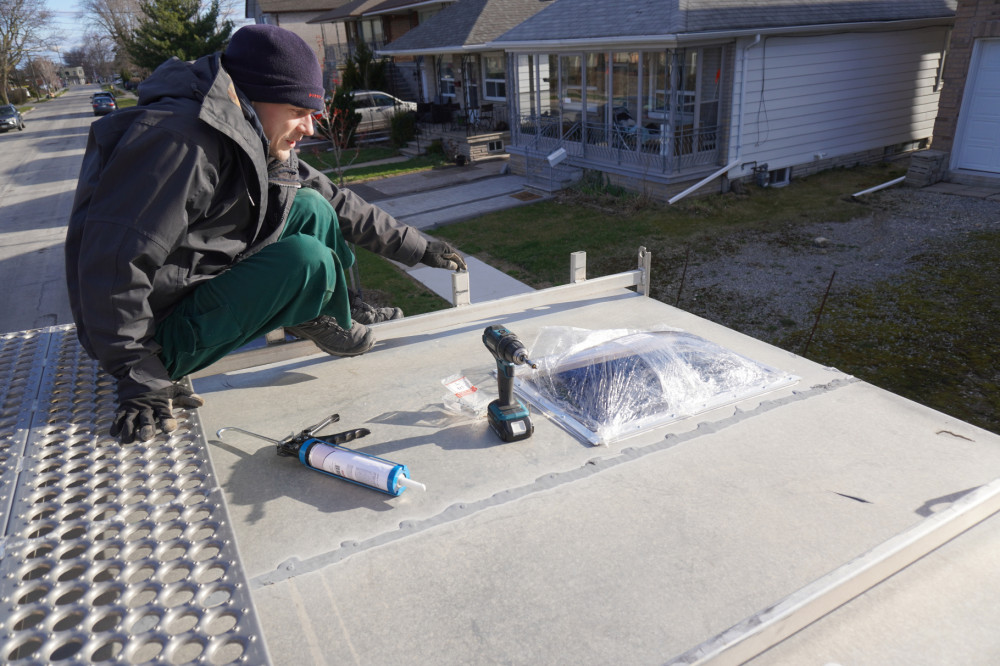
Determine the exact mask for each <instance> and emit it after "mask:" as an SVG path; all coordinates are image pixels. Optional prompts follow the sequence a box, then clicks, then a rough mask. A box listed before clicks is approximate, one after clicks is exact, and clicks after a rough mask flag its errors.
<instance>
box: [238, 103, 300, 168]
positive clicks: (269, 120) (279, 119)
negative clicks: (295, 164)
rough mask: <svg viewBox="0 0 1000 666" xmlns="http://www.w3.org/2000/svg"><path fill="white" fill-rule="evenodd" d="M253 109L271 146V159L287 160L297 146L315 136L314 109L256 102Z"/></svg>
mask: <svg viewBox="0 0 1000 666" xmlns="http://www.w3.org/2000/svg"><path fill="white" fill-rule="evenodd" d="M253 108H254V110H255V111H256V112H257V117H258V118H260V124H261V125H262V126H263V127H264V136H266V137H267V140H268V141H269V142H270V144H271V149H270V150H269V151H268V153H269V154H270V155H271V157H277V158H278V159H279V160H287V159H288V156H289V153H291V152H292V149H293V148H295V144H296V143H298V142H299V141H301V140H302V137H304V136H312V134H313V117H312V114H313V113H314V112H313V110H312V109H303V108H302V107H299V106H293V105H291V104H275V103H273V102H254V103H253Z"/></svg>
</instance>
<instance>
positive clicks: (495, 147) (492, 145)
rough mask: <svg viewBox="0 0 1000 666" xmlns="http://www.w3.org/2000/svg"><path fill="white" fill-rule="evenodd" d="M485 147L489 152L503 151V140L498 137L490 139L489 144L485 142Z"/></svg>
mask: <svg viewBox="0 0 1000 666" xmlns="http://www.w3.org/2000/svg"><path fill="white" fill-rule="evenodd" d="M486 149H487V150H488V151H489V152H491V153H500V152H503V141H501V140H500V139H496V140H494V141H490V142H489V144H487V147H486Z"/></svg>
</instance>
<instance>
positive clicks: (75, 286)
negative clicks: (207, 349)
mask: <svg viewBox="0 0 1000 666" xmlns="http://www.w3.org/2000/svg"><path fill="white" fill-rule="evenodd" d="M270 162H271V163H270V164H268V158H267V149H266V139H265V138H264V137H263V132H262V131H261V128H260V124H259V122H258V121H257V118H256V115H255V114H254V112H253V110H252V108H251V107H250V105H249V104H248V103H247V102H246V100H245V98H242V97H241V96H240V95H239V94H238V93H237V91H236V89H235V87H234V86H233V82H232V79H231V78H230V77H229V75H228V74H227V73H226V72H225V70H224V69H223V68H222V67H221V65H220V58H219V54H215V55H212V56H206V57H204V58H201V59H199V60H196V61H194V62H188V63H186V62H181V61H180V60H178V59H176V58H173V59H171V60H169V61H167V62H165V63H164V64H163V65H161V66H160V67H159V68H158V69H157V70H156V71H155V72H154V73H153V75H152V76H150V77H149V79H147V80H146V81H145V82H143V84H142V85H141V86H140V89H139V103H138V105H137V106H135V107H133V108H126V109H121V110H119V111H116V112H115V113H113V114H110V115H108V116H105V117H104V118H102V119H101V120H98V121H96V122H94V123H93V124H92V125H91V130H90V137H89V139H88V143H87V151H86V153H85V155H84V158H83V165H82V167H81V170H80V180H79V183H78V185H77V191H76V199H75V201H74V203H73V212H72V215H71V217H70V222H69V229H68V232H67V236H66V279H67V284H68V287H69V296H70V305H71V307H72V310H73V319H74V320H75V321H76V325H77V334H78V336H79V338H80V342H81V344H82V345H83V347H84V349H86V350H87V352H88V353H89V354H90V355H91V356H92V357H94V358H96V359H97V360H98V361H99V362H100V364H101V366H102V367H103V368H104V369H105V370H106V371H108V372H109V373H110V374H112V375H113V376H115V377H116V378H117V379H118V394H119V399H120V400H126V399H128V398H131V397H135V396H137V395H140V394H142V393H145V392H147V391H151V390H157V389H161V388H165V387H166V386H168V385H169V384H170V378H169V376H168V375H167V372H166V369H165V368H164V367H163V364H162V362H161V361H160V359H159V357H158V356H157V353H158V352H159V350H160V347H159V345H158V344H157V343H156V341H155V340H153V335H154V333H155V331H156V324H157V322H159V321H160V320H161V319H162V318H163V317H165V316H166V315H167V314H169V313H170V311H171V310H172V309H173V307H174V305H175V304H176V303H177V302H178V301H179V300H180V299H182V298H183V297H184V296H186V295H187V294H189V293H190V292H191V291H192V290H193V289H194V288H195V287H196V286H197V285H198V284H200V283H201V282H203V281H205V280H209V279H211V278H212V277H213V276H214V275H217V274H219V273H220V272H222V271H224V270H226V269H227V268H228V267H229V266H231V265H233V264H235V263H236V262H238V261H241V260H242V259H244V258H246V257H248V256H250V255H252V254H253V253H254V252H256V251H258V250H259V249H260V248H262V247H264V246H265V245H267V244H269V243H273V242H274V241H276V240H277V239H278V238H279V237H280V235H281V231H282V229H283V228H284V223H285V218H286V216H287V214H288V211H289V209H290V207H291V202H292V199H293V198H294V194H295V190H296V189H297V188H298V187H309V188H312V189H315V190H317V191H318V192H320V193H321V194H322V195H323V196H324V197H326V198H327V199H328V200H329V201H330V202H331V203H332V204H333V207H334V209H335V210H336V211H337V215H338V217H339V220H340V227H341V230H342V232H343V234H344V237H345V238H346V239H347V240H348V241H351V242H353V243H356V244H357V245H359V246H361V247H363V248H366V249H368V250H371V251H373V252H376V253H378V254H381V255H383V256H386V257H388V258H390V259H394V260H396V261H399V262H401V263H404V264H407V265H410V266H412V265H415V264H416V263H418V262H419V261H420V259H421V258H422V257H423V254H424V250H425V249H426V247H427V242H426V240H425V239H424V238H423V237H422V236H421V235H420V233H419V231H417V230H416V229H414V228H412V227H409V226H406V225H403V224H401V223H399V222H397V221H396V220H395V219H393V218H392V217H391V216H390V215H388V214H387V213H385V212H384V211H382V210H380V209H379V208H377V207H375V206H372V205H370V204H368V203H366V202H365V201H363V200H362V199H361V198H360V197H358V196H356V195H355V194H354V193H352V192H350V191H349V190H342V189H338V188H336V187H335V186H334V185H333V183H332V182H331V181H330V179H329V178H327V177H326V176H324V175H323V174H321V173H319V172H318V171H316V170H315V169H313V168H312V167H310V166H309V165H307V164H306V163H304V162H299V161H298V159H297V157H296V155H295V153H294V151H293V152H292V154H291V157H290V158H289V160H288V161H286V162H278V161H277V160H274V159H272V160H271V161H270Z"/></svg>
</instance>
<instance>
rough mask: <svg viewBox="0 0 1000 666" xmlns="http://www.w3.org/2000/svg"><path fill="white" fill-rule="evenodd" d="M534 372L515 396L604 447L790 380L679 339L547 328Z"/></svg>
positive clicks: (700, 341) (673, 333) (659, 332)
mask: <svg viewBox="0 0 1000 666" xmlns="http://www.w3.org/2000/svg"><path fill="white" fill-rule="evenodd" d="M530 351H531V358H532V360H533V361H535V362H536V363H538V369H536V370H534V371H531V372H522V371H521V369H520V367H519V368H518V373H519V375H518V376H517V383H516V388H517V391H518V392H519V393H520V394H521V395H523V396H524V397H525V398H527V399H528V400H530V401H531V402H533V403H534V404H535V405H536V407H538V408H540V409H542V411H545V412H546V413H548V414H549V415H550V416H552V417H553V418H556V419H557V420H559V422H560V423H562V425H564V426H565V427H567V428H568V429H569V430H571V431H572V432H575V433H576V434H578V435H580V436H581V437H583V438H584V439H586V440H587V441H590V442H591V443H593V444H607V443H610V442H613V441H616V440H619V439H622V438H624V437H628V436H631V435H635V434H638V433H639V432H641V431H642V430H644V429H646V428H651V427H655V426H658V425H662V424H664V423H667V422H670V421H672V420H675V419H679V418H683V417H686V416H691V415H693V414H697V413H699V412H702V411H705V410H707V409H712V408H714V407H718V406H720V405H723V404H727V403H730V402H735V401H738V400H742V399H744V398H747V397H750V396H753V395H758V394H760V393H764V392H767V391H771V390H774V389H776V388H779V387H781V386H786V385H788V384H791V383H794V382H795V381H796V380H797V378H796V377H794V376H791V375H788V374H787V373H783V372H781V371H779V370H776V369H774V368H771V367H768V366H766V365H763V364H761V363H757V362H756V361H753V360H751V359H749V358H746V357H744V356H741V355H740V354H737V353H735V352H733V351H730V350H728V349H725V348H724V347H720V346H719V345H717V344H715V343H712V342H709V341H708V340H705V339H704V338H700V337H698V336H696V335H693V334H691V333H688V332H686V331H682V330H678V329H671V328H659V329H655V330H645V331H635V330H622V329H618V330H594V331H592V330H586V329H580V328H569V327H548V328H544V329H542V330H541V332H540V333H539V335H538V339H537V340H536V341H535V342H534V344H533V345H532V346H531V347H530Z"/></svg>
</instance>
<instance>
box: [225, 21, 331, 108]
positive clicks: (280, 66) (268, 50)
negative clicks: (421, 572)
mask: <svg viewBox="0 0 1000 666" xmlns="http://www.w3.org/2000/svg"><path fill="white" fill-rule="evenodd" d="M222 66H223V67H224V68H225V69H226V71H227V72H229V75H230V76H231V77H233V82H234V83H235V84H236V87H237V88H239V89H240V90H241V91H242V92H243V94H244V95H246V96H247V97H248V98H249V99H250V101H252V102H273V103H276V104H293V105H295V106H299V107H302V108H304V109H315V110H316V111H321V110H322V109H323V72H322V71H321V70H320V68H319V62H318V61H317V60H316V54H315V53H313V50H312V49H311V48H309V45H308V44H306V43H305V41H304V40H303V39H302V38H301V37H299V36H298V35H296V34H295V33H294V32H291V31H290V30H285V29H284V28H279V27H278V26H276V25H265V24H260V25H248V26H244V27H242V28H240V29H239V30H237V31H236V32H235V33H233V37H232V39H231V40H229V46H228V47H226V52H225V53H223V54H222Z"/></svg>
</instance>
